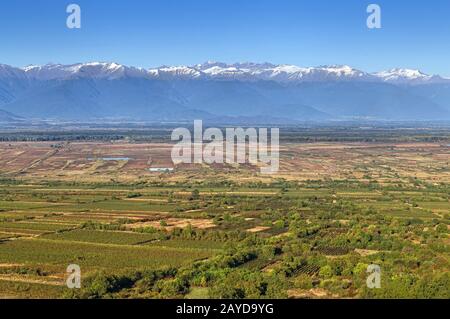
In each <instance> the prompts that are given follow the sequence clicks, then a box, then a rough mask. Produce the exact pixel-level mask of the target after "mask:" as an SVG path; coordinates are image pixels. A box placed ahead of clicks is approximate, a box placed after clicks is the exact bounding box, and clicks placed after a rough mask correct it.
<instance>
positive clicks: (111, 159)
mask: <svg viewBox="0 0 450 319" xmlns="http://www.w3.org/2000/svg"><path fill="white" fill-rule="evenodd" d="M98 160H102V161H130V160H132V158H131V157H88V161H98Z"/></svg>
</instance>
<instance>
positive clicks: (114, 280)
mask: <svg viewBox="0 0 450 319" xmlns="http://www.w3.org/2000/svg"><path fill="white" fill-rule="evenodd" d="M170 151H171V144H167V143H148V142H142V143H138V142H129V141H117V142H61V143H56V144H55V143H52V142H2V143H0V297H4V298H14V297H21V298H22V297H24V298H45V297H52V298H103V297H113V298H134V297H139V298H184V297H186V298H193V297H196V296H197V297H202V298H203V297H218V298H262V297H275V298H286V297H291V298H320V297H336V298H337V297H346V298H348V297H350V298H357V297H367V298H378V297H388V298H391V297H392V298H401V297H407V296H412V297H431V298H440V297H449V296H448V291H450V278H449V276H448V274H449V271H450V248H449V247H450V246H449V242H450V239H449V227H450V198H449V196H450V195H449V194H450V167H449V160H450V148H449V147H448V145H447V144H445V143H437V142H436V143H429V142H408V143H406V142H386V143H381V142H371V143H369V142H315V143H283V144H282V145H281V158H280V163H281V167H280V171H279V173H278V174H275V175H272V176H267V175H261V174H260V173H259V170H258V169H257V168H256V167H252V166H249V165H242V166H227V165H222V166H208V165H196V166H194V165H190V166H187V165H181V166H173V165H172V164H171V160H170ZM150 167H174V168H175V170H174V172H172V173H158V172H156V173H155V172H150V171H149V170H148V169H149V168H150ZM372 263H375V264H379V265H380V266H381V267H382V269H383V273H384V274H385V277H383V278H385V280H386V281H385V282H384V284H383V285H384V286H383V288H382V289H380V290H377V291H373V290H368V289H367V288H366V286H365V276H366V268H367V266H368V265H369V264H372ZM70 264H77V265H79V266H80V267H81V270H82V283H83V287H82V289H81V290H71V289H68V288H67V287H66V286H65V280H66V279H67V276H68V274H67V273H66V268H67V266H68V265H70ZM407 283H409V284H407ZM262 287H265V288H264V289H263V288H262ZM411 287H413V288H411ZM432 287H433V288H432ZM439 287H441V288H439ZM442 287H444V288H448V289H447V290H445V289H444V290H445V291H443V290H442ZM433 289H434V290H433ZM427 294H428V295H427ZM430 294H431V295H430Z"/></svg>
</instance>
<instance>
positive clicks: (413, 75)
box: [375, 68, 445, 84]
mask: <svg viewBox="0 0 450 319" xmlns="http://www.w3.org/2000/svg"><path fill="white" fill-rule="evenodd" d="M375 76H377V77H378V78H379V79H380V80H382V81H384V82H388V83H394V84H424V83H438V82H444V81H445V79H444V78H442V77H440V76H438V75H428V74H425V73H423V72H422V71H420V70H413V69H399V68H396V69H391V70H388V71H382V72H378V73H375Z"/></svg>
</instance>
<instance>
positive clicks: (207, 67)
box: [0, 61, 450, 85]
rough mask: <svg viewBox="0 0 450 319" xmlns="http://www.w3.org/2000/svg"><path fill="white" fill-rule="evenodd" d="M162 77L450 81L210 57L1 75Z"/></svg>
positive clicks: (4, 69) (7, 69) (399, 72)
mask: <svg viewBox="0 0 450 319" xmlns="http://www.w3.org/2000/svg"><path fill="white" fill-rule="evenodd" d="M128 77H129V78H146V79H161V80H200V79H201V80H238V81H260V80H265V81H275V82H279V83H294V84H295V83H302V82H349V81H359V82H385V83H391V84H397V85H418V84H430V83H433V84H434V83H449V82H450V79H445V78H442V77H440V76H438V75H428V74H425V73H423V72H421V71H419V70H412V69H400V68H397V69H392V70H388V71H382V72H377V73H367V72H364V71H361V70H358V69H355V68H353V67H351V66H348V65H325V66H318V67H300V66H296V65H292V64H280V65H274V64H271V63H252V62H242V63H234V64H227V63H222V62H214V61H208V62H205V63H203V64H196V65H192V66H161V67H158V68H152V69H143V68H135V67H130V66H125V65H122V64H118V63H109V62H89V63H77V64H71V65H63V64H46V65H43V66H38V65H30V66H27V67H24V68H22V69H19V68H14V67H11V66H8V65H4V64H0V78H28V79H32V80H41V81H49V80H68V79H72V78H91V79H107V80H116V79H121V78H128Z"/></svg>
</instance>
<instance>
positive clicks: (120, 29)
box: [0, 0, 450, 77]
mask: <svg viewBox="0 0 450 319" xmlns="http://www.w3.org/2000/svg"><path fill="white" fill-rule="evenodd" d="M71 3H76V4H78V5H79V6H80V7H81V29H77V30H75V29H68V28H67V26H66V19H67V17H68V15H69V14H68V13H66V8H67V6H68V5H69V4H71ZM371 3H376V4H378V5H380V7H381V10H382V11H381V22H382V28H381V29H369V28H367V25H366V20H367V17H368V15H369V14H368V13H367V12H366V8H367V6H368V5H369V4H371ZM449 56H450V1H449V0H429V1H425V0H409V1H406V0H369V1H365V0H341V1H338V0H310V1H306V0H208V1H207V0H109V1H107V0H71V1H65V0H2V1H0V63H3V64H9V65H13V66H26V65H30V64H46V63H63V64H70V63H77V62H88V61H109V62H117V63H121V64H125V65H132V66H138V67H145V68H148V67H156V66H161V65H193V64H197V63H202V62H205V61H222V62H228V63H232V62H244V61H251V62H271V63H275V64H296V65H299V66H319V65H333V64H346V65H351V66H353V67H356V68H359V69H361V70H364V71H368V72H374V71H380V70H386V69H391V68H394V67H402V68H413V69H420V70H422V71H424V72H426V73H430V74H440V75H443V76H447V77H450V59H449V58H448V57H449Z"/></svg>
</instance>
